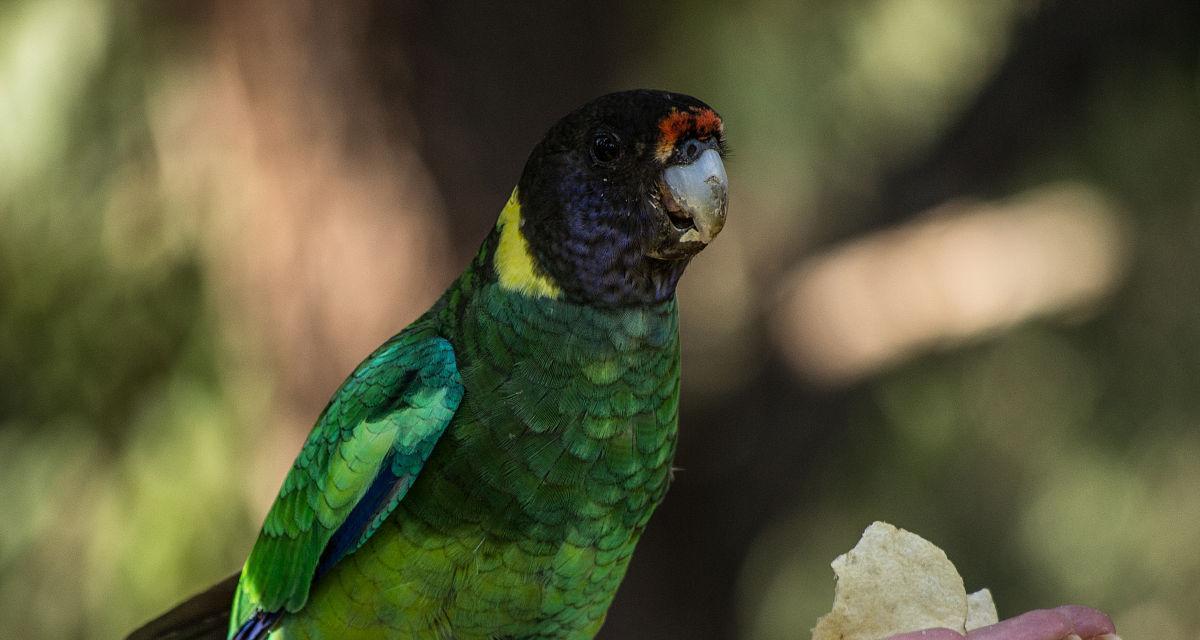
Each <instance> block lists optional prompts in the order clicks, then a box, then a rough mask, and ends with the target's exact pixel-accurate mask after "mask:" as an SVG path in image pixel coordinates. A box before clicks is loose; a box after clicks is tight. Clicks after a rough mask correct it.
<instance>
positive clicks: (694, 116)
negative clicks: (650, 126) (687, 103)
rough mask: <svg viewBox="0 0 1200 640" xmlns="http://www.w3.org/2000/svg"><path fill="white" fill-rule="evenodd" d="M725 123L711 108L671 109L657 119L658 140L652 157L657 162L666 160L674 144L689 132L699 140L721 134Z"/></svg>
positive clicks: (672, 150)
mask: <svg viewBox="0 0 1200 640" xmlns="http://www.w3.org/2000/svg"><path fill="white" fill-rule="evenodd" d="M724 129H725V125H724V124H723V123H722V122H721V116H718V115H717V113H716V112H715V111H713V110H712V109H701V108H696V107H692V108H689V109H688V110H687V111H680V110H678V109H672V110H671V113H669V114H667V115H666V116H665V117H663V119H662V120H659V121H658V142H657V144H656V145H655V149H654V157H655V158H657V159H658V161H659V162H666V161H667V159H668V158H670V157H671V154H672V153H673V152H674V151H675V145H676V143H678V142H679V141H680V140H681V139H683V138H684V137H685V136H687V135H689V134H691V135H692V136H695V137H697V138H699V139H701V140H706V139H708V138H709V137H710V136H714V135H718V136H719V135H721V133H722V132H723V131H724Z"/></svg>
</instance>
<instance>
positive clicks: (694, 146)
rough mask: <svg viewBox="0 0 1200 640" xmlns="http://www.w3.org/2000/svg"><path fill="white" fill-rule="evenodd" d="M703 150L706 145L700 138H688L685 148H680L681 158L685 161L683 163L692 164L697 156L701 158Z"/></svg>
mask: <svg viewBox="0 0 1200 640" xmlns="http://www.w3.org/2000/svg"><path fill="white" fill-rule="evenodd" d="M703 152H704V145H702V144H700V142H699V141H698V140H694V139H693V140H688V141H687V142H685V143H684V144H683V148H682V149H680V150H679V159H680V161H682V162H683V164H691V163H693V162H695V161H696V158H699V157H700V154H701V153H703Z"/></svg>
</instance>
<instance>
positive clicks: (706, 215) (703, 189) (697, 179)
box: [663, 149, 729, 244]
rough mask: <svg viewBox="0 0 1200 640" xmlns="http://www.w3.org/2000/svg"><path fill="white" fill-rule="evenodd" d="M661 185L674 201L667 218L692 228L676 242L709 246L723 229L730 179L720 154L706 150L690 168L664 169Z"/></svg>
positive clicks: (671, 167)
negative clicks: (662, 184) (687, 223)
mask: <svg viewBox="0 0 1200 640" xmlns="http://www.w3.org/2000/svg"><path fill="white" fill-rule="evenodd" d="M663 183H664V184H665V185H666V187H667V190H668V191H669V192H670V196H671V199H672V200H673V201H674V202H673V203H671V204H672V205H674V206H670V205H668V207H667V208H668V211H669V212H670V214H671V215H672V216H673V217H676V218H678V217H680V216H682V217H684V218H686V219H687V220H690V221H691V225H692V227H694V228H691V229H687V230H686V231H684V233H683V235H682V236H680V238H679V242H681V243H684V242H701V243H703V244H708V243H710V242H712V240H713V238H715V237H717V234H718V233H720V232H721V228H722V227H724V226H725V210H726V209H727V208H728V204H729V178H728V176H726V175H725V164H724V163H723V162H721V154H720V153H718V152H717V150H716V149H707V150H705V151H704V153H702V154H700V157H698V158H696V160H695V161H694V162H692V163H690V164H679V165H672V166H670V167H667V168H666V169H665V170H664V171H663Z"/></svg>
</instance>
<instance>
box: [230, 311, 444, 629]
mask: <svg viewBox="0 0 1200 640" xmlns="http://www.w3.org/2000/svg"><path fill="white" fill-rule="evenodd" d="M462 394H463V388H462V381H461V380H460V378H459V375H458V368H457V365H456V362H455V358H454V350H453V348H452V347H451V345H450V343H449V342H447V341H446V340H445V339H444V338H441V337H438V336H435V335H432V334H430V333H428V332H420V331H413V332H404V333H401V334H400V335H398V336H396V337H394V338H392V339H391V340H389V341H388V342H386V343H384V345H383V346H381V347H380V348H379V349H377V350H376V351H375V353H373V354H371V356H370V357H368V358H367V359H366V360H365V361H363V363H362V364H360V365H359V366H358V368H357V369H356V370H355V371H354V373H352V374H350V377H349V378H347V379H346V381H345V382H344V383H343V384H342V386H341V388H340V389H338V391H337V393H335V394H334V396H333V399H332V400H331V401H330V402H329V405H328V406H327V407H326V408H325V411H323V412H322V413H321V417H320V418H318V419H317V424H316V426H315V427H314V428H313V430H312V433H311V434H309V436H308V440H307V441H306V442H305V443H304V448H303V449H302V450H301V451H300V455H299V456H298V457H297V458H296V462H295V463H294V464H293V465H292V469H291V470H290V471H289V472H288V475H287V478H286V479H285V480H284V482H283V488H282V489H281V490H280V492H279V497H278V498H276V500H275V503H274V505H272V506H271V510H270V511H269V512H268V513H267V518H266V521H265V522H264V524H263V528H262V532H261V533H260V534H259V536H258V540H257V542H255V544H254V548H253V550H251V552H250V557H249V558H248V559H247V560H246V565H245V568H243V570H242V578H241V582H240V583H239V585H238V593H237V597H236V600H235V605H234V612H233V614H234V615H233V617H232V619H231V620H230V624H231V625H232V626H233V628H235V629H236V628H237V626H239V625H240V624H241V623H243V622H245V621H246V620H248V619H249V618H250V617H251V616H252V615H253V614H254V612H255V611H256V610H257V611H268V612H270V611H278V610H281V609H286V610H288V611H296V610H298V609H300V608H301V607H302V606H304V603H305V602H306V601H307V599H308V592H309V588H310V586H311V585H312V581H313V578H314V575H315V574H316V573H317V568H318V565H321V566H322V569H323V570H324V569H327V568H328V566H332V563H333V562H336V560H337V559H339V558H340V557H341V556H343V555H345V554H346V553H350V552H352V551H353V550H354V549H356V548H358V546H360V545H361V544H362V543H363V542H365V541H366V540H367V539H368V538H369V537H370V535H371V534H372V533H373V532H374V531H375V529H376V528H378V526H379V525H380V524H381V523H382V522H383V520H384V519H385V518H386V517H387V515H388V514H389V513H390V512H391V511H392V509H394V508H395V507H396V505H397V504H399V502H400V500H402V499H403V498H404V494H405V492H407V491H408V488H409V487H410V486H411V485H412V483H413V481H414V480H415V479H416V476H417V474H418V473H419V472H420V471H421V467H422V466H423V465H424V464H425V461H426V460H427V459H428V458H429V454H430V453H431V452H432V451H433V447H434V444H435V443H436V442H437V440H438V438H439V437H440V436H441V435H442V432H443V431H445V429H446V426H447V425H448V424H449V423H450V419H451V418H452V417H453V416H454V411H455V410H456V409H457V408H458V403H459V401H460V400H461V399H462ZM348 520H349V522H348ZM335 534H336V535H335ZM331 540H332V541H333V542H332V545H331ZM331 551H333V553H332V554H331V553H330V552H331Z"/></svg>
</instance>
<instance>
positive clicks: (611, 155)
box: [592, 129, 625, 164]
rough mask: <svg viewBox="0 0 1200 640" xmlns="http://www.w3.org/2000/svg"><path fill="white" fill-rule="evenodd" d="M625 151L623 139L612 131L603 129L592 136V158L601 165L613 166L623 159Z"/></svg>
mask: <svg viewBox="0 0 1200 640" xmlns="http://www.w3.org/2000/svg"><path fill="white" fill-rule="evenodd" d="M624 153H625V149H624V148H623V147H622V146H621V138H620V136H618V135H617V134H615V133H613V132H612V131H608V130H604V129H601V130H600V131H597V132H595V133H594V134H592V158H594V159H595V160H596V162H598V163H600V164H612V163H614V162H616V161H617V160H620V159H621V156H622V155H623V154H624Z"/></svg>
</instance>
